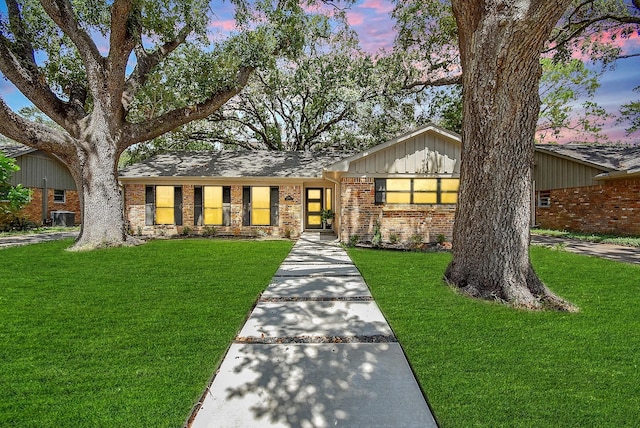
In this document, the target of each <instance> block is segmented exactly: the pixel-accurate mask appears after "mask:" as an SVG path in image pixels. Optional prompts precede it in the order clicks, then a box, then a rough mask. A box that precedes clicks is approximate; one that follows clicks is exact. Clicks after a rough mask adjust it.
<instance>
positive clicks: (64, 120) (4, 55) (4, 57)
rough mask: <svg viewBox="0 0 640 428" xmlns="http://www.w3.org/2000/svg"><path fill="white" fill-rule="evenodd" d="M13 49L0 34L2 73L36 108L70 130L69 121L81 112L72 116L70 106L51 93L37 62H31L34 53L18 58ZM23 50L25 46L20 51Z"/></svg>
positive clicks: (0, 68) (0, 66) (0, 69)
mask: <svg viewBox="0 0 640 428" xmlns="http://www.w3.org/2000/svg"><path fill="white" fill-rule="evenodd" d="M11 48H12V43H11V42H10V41H9V40H8V39H7V38H6V37H5V36H4V35H1V34H0V71H1V72H2V74H3V75H4V76H5V77H6V78H7V79H9V80H10V81H11V82H12V83H13V84H14V85H15V86H16V88H18V90H20V92H22V94H23V95H24V96H25V97H27V99H29V101H31V102H32V103H33V104H34V105H35V106H36V107H38V108H39V109H40V110H42V111H43V112H45V113H46V114H47V115H48V116H49V117H50V118H51V119H52V120H53V121H55V122H56V123H57V124H58V125H60V126H62V127H63V128H65V129H68V127H69V121H71V120H73V118H77V117H79V115H78V113H79V112H77V111H76V112H75V113H76V114H75V115H72V114H71V110H70V109H69V106H68V104H66V103H65V102H63V101H62V100H60V99H59V98H58V97H57V96H56V95H55V94H54V93H53V91H51V88H49V86H48V85H47V84H46V79H45V77H44V76H43V75H42V74H41V73H40V70H39V69H38V67H37V65H36V64H35V62H31V61H32V60H31V58H32V56H33V51H31V52H30V53H28V54H27V57H26V58H25V57H22V56H16V55H15V52H13V50H12V49H11ZM23 48H24V45H23V46H22V47H21V48H19V49H18V51H21V50H22V49H23ZM22 53H24V51H22ZM25 65H26V66H25Z"/></svg>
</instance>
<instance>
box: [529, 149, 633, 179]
mask: <svg viewBox="0 0 640 428" xmlns="http://www.w3.org/2000/svg"><path fill="white" fill-rule="evenodd" d="M536 149H539V150H541V151H546V152H551V153H555V154H558V155H561V156H564V157H568V158H572V159H576V160H579V161H582V162H587V163H590V164H593V165H597V166H600V167H603V168H605V169H609V170H614V171H631V172H633V171H635V170H638V169H640V145H624V146H623V145H593V144H592V145H578V144H564V145H556V144H538V145H536Z"/></svg>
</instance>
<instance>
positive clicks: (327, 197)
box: [324, 189, 333, 210]
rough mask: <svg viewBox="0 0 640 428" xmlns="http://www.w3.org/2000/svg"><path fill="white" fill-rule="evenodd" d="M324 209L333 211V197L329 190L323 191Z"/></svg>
mask: <svg viewBox="0 0 640 428" xmlns="http://www.w3.org/2000/svg"><path fill="white" fill-rule="evenodd" d="M324 199H325V202H324V207H325V208H326V209H328V210H332V209H333V196H332V194H331V189H325V191H324Z"/></svg>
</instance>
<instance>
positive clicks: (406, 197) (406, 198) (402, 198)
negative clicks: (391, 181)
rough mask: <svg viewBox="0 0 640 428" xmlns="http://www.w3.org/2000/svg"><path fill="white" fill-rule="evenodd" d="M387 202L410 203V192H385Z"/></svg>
mask: <svg viewBox="0 0 640 428" xmlns="http://www.w3.org/2000/svg"><path fill="white" fill-rule="evenodd" d="M387 203H388V204H409V203H411V193H409V192H396V193H393V192H387Z"/></svg>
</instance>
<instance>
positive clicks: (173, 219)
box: [145, 186, 182, 226]
mask: <svg viewBox="0 0 640 428" xmlns="http://www.w3.org/2000/svg"><path fill="white" fill-rule="evenodd" d="M145 205H146V210H145V212H146V224H147V225H152V224H175V225H178V226H180V225H182V187H180V186H155V187H153V186H147V188H146V191H145Z"/></svg>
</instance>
